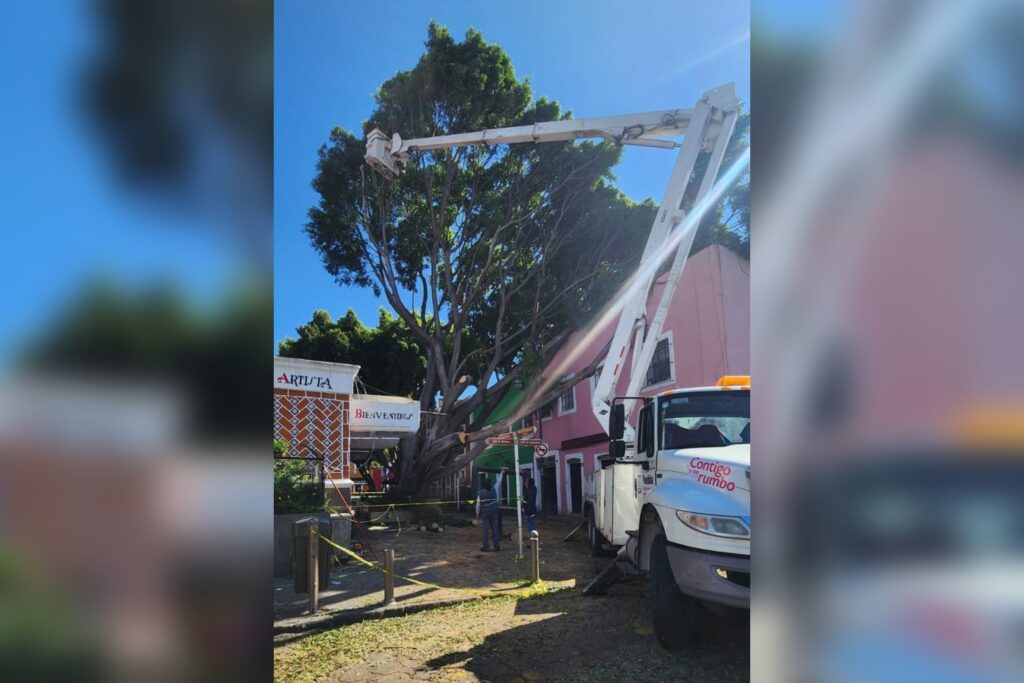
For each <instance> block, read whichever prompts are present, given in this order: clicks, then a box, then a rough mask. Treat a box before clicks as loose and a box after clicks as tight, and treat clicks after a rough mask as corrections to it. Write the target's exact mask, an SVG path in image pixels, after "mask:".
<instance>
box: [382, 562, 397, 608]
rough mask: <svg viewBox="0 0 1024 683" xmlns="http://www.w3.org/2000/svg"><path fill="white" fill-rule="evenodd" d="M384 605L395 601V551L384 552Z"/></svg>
mask: <svg viewBox="0 0 1024 683" xmlns="http://www.w3.org/2000/svg"><path fill="white" fill-rule="evenodd" d="M384 571H385V574H384V604H385V605H390V604H392V603H394V601H395V551H394V550H392V549H388V550H385V551H384Z"/></svg>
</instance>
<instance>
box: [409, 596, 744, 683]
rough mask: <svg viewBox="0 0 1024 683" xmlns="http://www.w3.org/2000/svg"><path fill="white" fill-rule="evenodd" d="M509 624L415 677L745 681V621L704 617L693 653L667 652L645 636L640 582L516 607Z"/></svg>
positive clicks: (732, 615)
mask: <svg viewBox="0 0 1024 683" xmlns="http://www.w3.org/2000/svg"><path fill="white" fill-rule="evenodd" d="M512 621H513V623H512V624H510V625H509V627H508V628H506V629H504V630H500V631H498V632H495V633H492V634H491V635H488V636H487V637H486V638H485V639H484V641H483V642H482V643H480V644H479V645H476V646H474V647H471V648H469V649H466V650H463V651H458V652H452V653H449V654H446V655H443V656H440V657H435V658H433V659H431V660H429V661H427V662H424V664H423V666H422V667H421V670H432V671H437V670H439V669H446V668H452V667H457V668H461V669H464V670H465V671H468V672H471V673H473V674H474V675H475V676H476V677H477V678H478V679H480V680H485V681H494V682H495V683H503V682H505V681H516V680H543V681H627V680H628V681H707V682H715V681H746V680H748V679H749V647H750V641H749V613H747V612H729V613H728V614H725V615H721V614H714V613H711V612H708V613H707V614H706V615H705V619H704V626H705V628H704V629H703V630H702V632H701V633H700V634H698V638H697V641H696V642H695V643H694V645H693V647H691V648H690V649H689V650H687V651H686V652H682V653H672V652H668V651H666V650H664V649H663V648H662V647H661V646H660V645H658V643H657V642H656V640H655V638H654V635H653V633H652V631H651V628H650V623H651V621H650V612H649V607H648V603H647V595H646V586H645V584H644V583H643V582H632V583H629V584H622V585H619V586H616V587H614V588H613V589H612V591H611V593H610V594H609V595H606V596H594V597H589V596H583V595H581V594H580V592H579V591H578V590H574V591H562V592H560V593H557V594H554V595H550V596H544V597H539V598H534V599H529V600H520V601H519V602H518V603H517V604H516V607H515V614H514V617H513V620H512Z"/></svg>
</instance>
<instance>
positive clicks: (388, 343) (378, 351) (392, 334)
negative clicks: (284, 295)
mask: <svg viewBox="0 0 1024 683" xmlns="http://www.w3.org/2000/svg"><path fill="white" fill-rule="evenodd" d="M296 332H298V335H299V337H298V339H292V338H290V337H289V338H287V339H285V340H284V341H282V342H281V343H279V344H278V346H277V349H278V353H279V354H280V355H282V356H286V357H290V358H309V359H310V360H322V361H327V362H330V363H352V364H354V365H358V366H359V377H358V380H359V381H360V382H362V383H363V384H365V385H366V386H367V387H368V388H369V389H371V390H372V392H373V393H377V392H380V393H385V394H390V395H393V396H407V397H410V398H411V397H414V396H415V397H418V396H419V392H420V389H421V388H422V386H423V382H424V379H425V377H426V373H427V358H426V355H424V353H423V350H422V348H421V347H420V346H419V345H418V344H417V343H416V341H415V340H414V339H413V338H412V333H411V332H410V331H409V328H408V326H407V325H406V324H405V323H404V322H403V321H402V319H401V318H396V317H395V316H393V315H391V314H390V313H388V312H387V311H386V310H384V309H383V308H382V309H381V310H380V317H379V318H378V319H377V327H366V326H365V325H364V324H363V323H362V322H360V321H359V318H358V317H356V314H355V311H352V310H351V309H350V310H349V311H348V313H346V314H345V315H344V316H343V317H341V318H338V319H337V320H333V319H332V318H331V314H330V313H328V312H327V311H323V310H318V311H314V312H313V317H312V318H311V319H310V321H309V322H308V323H306V324H305V325H302V326H300V327H299V328H298V329H297V330H296Z"/></svg>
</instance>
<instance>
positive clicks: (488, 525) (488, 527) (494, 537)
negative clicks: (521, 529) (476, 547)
mask: <svg viewBox="0 0 1024 683" xmlns="http://www.w3.org/2000/svg"><path fill="white" fill-rule="evenodd" d="M499 510H500V508H499V507H498V496H497V494H496V493H495V491H494V489H493V488H492V487H491V480H490V479H484V480H483V483H482V484H481V485H480V491H479V492H478V493H477V495H476V518H477V519H479V520H482V521H483V527H484V542H483V546H482V547H481V548H480V550H482V551H484V552H487V551H488V550H490V543H488V534H490V540H491V541H493V542H494V549H495V550H501V537H500V536H499V535H498V511H499Z"/></svg>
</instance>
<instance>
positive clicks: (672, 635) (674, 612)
mask: <svg viewBox="0 0 1024 683" xmlns="http://www.w3.org/2000/svg"><path fill="white" fill-rule="evenodd" d="M667 548H668V542H667V541H666V539H665V534H664V533H663V532H662V531H660V530H659V531H658V533H657V535H656V536H655V537H654V538H653V539H652V540H651V555H650V571H649V572H648V576H649V577H650V600H651V613H652V616H653V619H654V636H655V637H656V638H657V639H658V642H659V643H661V645H662V646H664V647H665V648H667V649H669V650H682V649H685V648H686V647H688V646H689V645H691V644H692V643H693V641H694V638H695V637H696V635H697V632H698V625H699V618H700V615H699V610H700V605H699V604H698V602H697V601H696V600H694V599H693V598H691V597H690V596H688V595H685V594H684V593H683V592H682V591H681V590H679V586H677V585H676V580H675V577H674V576H673V575H672V567H671V566H670V565H669V563H668V551H667Z"/></svg>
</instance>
